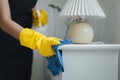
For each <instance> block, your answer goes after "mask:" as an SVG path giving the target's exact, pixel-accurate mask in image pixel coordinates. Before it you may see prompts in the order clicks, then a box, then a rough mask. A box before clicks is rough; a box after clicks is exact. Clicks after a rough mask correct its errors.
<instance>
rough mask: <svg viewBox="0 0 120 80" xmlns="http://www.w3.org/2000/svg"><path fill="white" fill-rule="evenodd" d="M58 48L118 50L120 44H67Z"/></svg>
mask: <svg viewBox="0 0 120 80" xmlns="http://www.w3.org/2000/svg"><path fill="white" fill-rule="evenodd" d="M59 49H60V50H120V44H67V45H61V46H59Z"/></svg>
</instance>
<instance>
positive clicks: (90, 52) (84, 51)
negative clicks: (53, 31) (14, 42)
mask: <svg viewBox="0 0 120 80" xmlns="http://www.w3.org/2000/svg"><path fill="white" fill-rule="evenodd" d="M59 49H60V50H62V53H63V61H64V69H65V72H63V74H62V76H61V80H118V51H119V49H120V45H119V44H69V45H63V46H60V47H59ZM56 80H58V79H56Z"/></svg>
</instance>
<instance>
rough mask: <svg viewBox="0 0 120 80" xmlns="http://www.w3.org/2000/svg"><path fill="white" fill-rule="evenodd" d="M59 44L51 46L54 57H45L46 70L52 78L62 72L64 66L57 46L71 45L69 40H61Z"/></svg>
mask: <svg viewBox="0 0 120 80" xmlns="http://www.w3.org/2000/svg"><path fill="white" fill-rule="evenodd" d="M60 43H61V44H59V45H54V46H52V48H53V50H54V51H55V53H56V55H54V56H51V57H46V59H47V61H48V65H47V67H48V69H49V70H50V72H51V73H52V75H53V76H56V75H58V74H59V73H60V72H64V65H63V60H62V51H61V50H59V49H58V47H59V46H61V45H65V44H71V43H72V41H71V40H61V41H60Z"/></svg>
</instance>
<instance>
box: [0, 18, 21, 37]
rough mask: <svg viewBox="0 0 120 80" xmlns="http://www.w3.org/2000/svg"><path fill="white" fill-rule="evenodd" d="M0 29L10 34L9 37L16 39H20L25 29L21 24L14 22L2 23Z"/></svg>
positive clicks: (5, 21)
mask: <svg viewBox="0 0 120 80" xmlns="http://www.w3.org/2000/svg"><path fill="white" fill-rule="evenodd" d="M0 28H1V29H2V30H3V31H4V32H6V33H8V34H9V35H11V36H13V37H14V38H16V39H19V34H20V32H21V30H22V29H23V27H22V26H20V25H19V24H17V23H16V22H14V21H12V20H3V21H1V23H0Z"/></svg>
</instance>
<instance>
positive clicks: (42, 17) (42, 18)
mask: <svg viewBox="0 0 120 80" xmlns="http://www.w3.org/2000/svg"><path fill="white" fill-rule="evenodd" d="M32 17H33V20H32V21H33V26H34V27H36V28H37V27H39V26H45V25H46V24H47V23H48V14H47V12H46V11H45V10H42V9H41V10H38V9H35V10H33V12H32Z"/></svg>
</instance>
